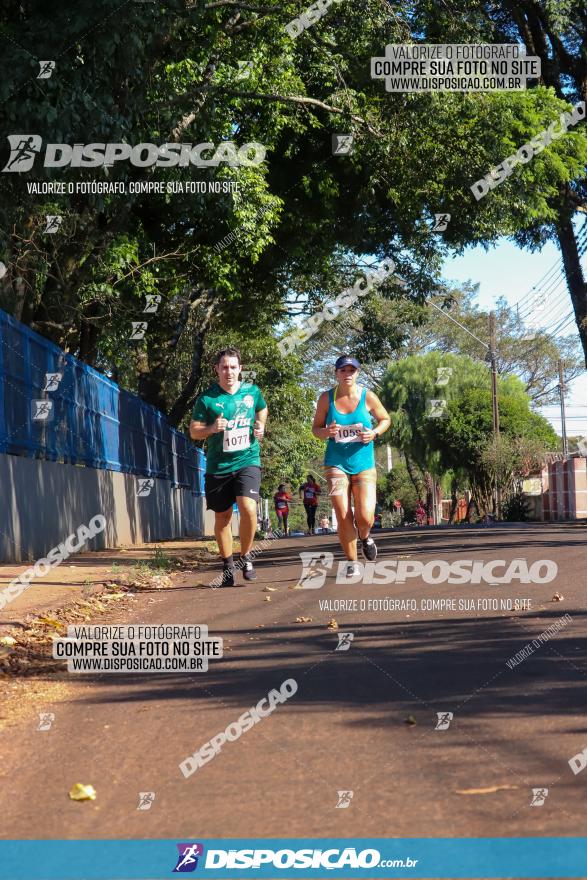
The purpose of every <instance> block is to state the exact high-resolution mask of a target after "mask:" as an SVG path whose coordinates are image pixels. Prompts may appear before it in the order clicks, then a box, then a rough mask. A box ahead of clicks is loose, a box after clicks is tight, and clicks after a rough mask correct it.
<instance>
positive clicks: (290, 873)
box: [0, 837, 587, 880]
mask: <svg viewBox="0 0 587 880" xmlns="http://www.w3.org/2000/svg"><path fill="white" fill-rule="evenodd" d="M0 865H1V866H2V867H1V869H0V875H1V876H2V878H3V880H31V878H33V877H34V878H35V880H169V878H173V877H177V876H178V875H179V874H192V875H193V877H194V880H195V878H197V877H205V878H212V877H216V878H219V880H225V878H231V880H235V878H239V877H263V878H271V880H281V878H284V880H288V878H291V877H297V878H300V880H304V878H313V877H316V878H321V877H331V878H338V877H361V878H363V880H373V878H379V877H381V878H393V877H413V878H460V877H463V878H468V880H473V878H485V877H501V878H522V877H531V878H541V877H580V878H585V877H587V838H586V837H524V838H492V837H482V838H459V839H447V838H441V839H430V838H397V839H396V838H350V839H341V838H325V839H300V840H294V839H291V838H262V839H254V840H251V839H246V838H245V839H226V838H224V839H207V840H203V839H201V838H200V839H193V840H190V839H189V838H178V839H177V840H4V841H0Z"/></svg>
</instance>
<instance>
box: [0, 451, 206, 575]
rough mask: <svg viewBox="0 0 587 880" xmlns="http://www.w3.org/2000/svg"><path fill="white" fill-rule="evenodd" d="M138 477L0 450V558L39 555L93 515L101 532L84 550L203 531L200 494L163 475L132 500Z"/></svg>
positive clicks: (11, 559)
mask: <svg viewBox="0 0 587 880" xmlns="http://www.w3.org/2000/svg"><path fill="white" fill-rule="evenodd" d="M144 479H145V478H144V477H135V476H132V475H131V474H121V473H117V472H115V471H107V470H99V469H97V468H87V467H78V466H77V465H71V464H59V463H58V462H51V461H41V460H38V459H32V458H22V457H21V456H18V455H5V454H3V453H0V499H1V503H0V562H27V561H29V560H33V561H34V560H36V559H38V558H40V557H43V556H44V555H45V554H46V552H47V551H48V550H50V549H51V548H52V547H55V546H57V545H58V544H59V543H60V541H63V540H64V539H65V538H66V537H67V536H68V535H69V534H71V533H72V532H75V531H76V529H77V528H78V527H79V526H80V525H87V524H88V522H89V521H90V519H91V518H92V517H93V516H95V515H96V514H102V515H103V516H104V517H105V518H106V520H107V526H106V529H105V530H104V532H102V533H101V534H99V535H97V536H96V537H95V538H94V539H92V540H91V541H89V542H88V543H87V545H86V546H85V548H84V549H90V550H102V549H105V548H107V547H117V546H119V545H120V544H143V543H145V542H147V541H163V540H166V539H174V538H175V539H177V538H182V537H185V536H190V537H199V536H201V535H203V534H204V499H203V498H201V497H198V496H196V495H194V494H193V493H192V492H191V491H189V490H188V489H173V488H172V487H171V484H170V483H169V481H168V480H155V481H154V485H153V488H152V489H151V491H150V493H149V494H148V495H146V496H140V497H139V496H137V489H138V487H139V481H144Z"/></svg>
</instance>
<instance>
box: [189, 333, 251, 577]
mask: <svg viewBox="0 0 587 880" xmlns="http://www.w3.org/2000/svg"><path fill="white" fill-rule="evenodd" d="M214 369H215V370H216V375H217V376H218V382H217V383H215V384H214V385H212V386H210V388H208V389H207V390H206V391H204V393H203V394H200V396H199V397H198V398H197V400H196V402H195V404H194V408H193V411H192V420H191V422H190V437H191V438H192V440H204V439H206V440H207V441H208V442H207V448H206V505H207V507H208V509H209V510H213V511H214V535H215V536H216V540H217V541H218V549H219V550H220V554H221V556H222V565H223V572H222V585H223V586H225V587H234V572H235V568H236V567H238V568H242V570H243V577H244V579H245V580H247V581H254V580H256V578H257V575H256V573H255V569H254V567H253V563H252V560H251V558H250V556H249V553H250V550H251V547H252V546H253V540H254V537H255V529H256V527H257V501H258V500H259V490H260V488H261V457H260V454H259V453H260V449H259V441H260V440H262V438H263V434H264V432H265V422H266V421H267V404H266V402H265V399H264V397H263V395H262V394H261V391H260V390H259V388H257V386H256V385H249V384H245V383H243V382H240V381H239V376H240V372H241V356H240V352H239V351H238V350H237V349H236V348H224V349H222V351H219V352H218V354H217V355H216V360H215V367H214ZM235 501H236V503H237V505H238V509H239V514H240V544H241V550H240V553H241V559H240V563H239V564H238V566H235V563H234V560H233V555H232V528H231V521H232V506H233V504H234V503H235Z"/></svg>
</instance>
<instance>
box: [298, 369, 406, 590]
mask: <svg viewBox="0 0 587 880" xmlns="http://www.w3.org/2000/svg"><path fill="white" fill-rule="evenodd" d="M334 369H335V373H336V379H337V385H336V388H331V389H330V390H329V391H324V392H323V393H322V394H321V395H320V397H319V399H318V405H317V407H316V415H315V416H314V423H313V425H312V433H313V434H314V436H315V437H318V438H320V439H321V440H327V441H328V443H327V446H326V456H325V458H324V467H325V472H326V479H327V480H328V490H329V491H328V494H329V496H330V497H331V498H332V506H333V507H334V512H335V514H336V519H337V525H338V537H339V540H340V543H341V546H342V549H343V551H344V554H345V556H346V558H347V559H348V561H349V567H348V568H347V576H349V577H351V576H353V575H356V574H358V573H359V570H358V566H357V564H356V561H357V533H358V537H359V539H360V541H361V544H362V550H363V556H364V557H365V559H368V560H370V561H372V560H374V559H375V558H376V557H377V547H376V546H375V542H374V540H373V538H372V537H371V534H370V533H371V528H372V526H373V520H374V517H375V503H376V500H377V499H376V492H375V487H376V482H377V471H376V469H375V448H374V439H375V437H378V436H380V435H381V434H383V432H384V431H387V429H388V428H389V426H390V424H391V420H390V418H389V415H388V414H387V412H386V410H385V407H384V406H383V404H382V403H381V401H380V400H379V398H378V397H377V395H376V394H374V393H373V392H372V391H369V390H368V389H367V388H360V387H359V386H358V385H357V376H358V373H359V369H360V364H359V362H358V361H357V360H356V359H355V358H353V357H349V356H348V355H342V356H341V357H339V358H338V360H337V361H336V364H335V365H334ZM373 421H375V422H376V424H375V425H373ZM351 497H352V501H353V503H354V508H355V510H354V517H353V510H352V507H351Z"/></svg>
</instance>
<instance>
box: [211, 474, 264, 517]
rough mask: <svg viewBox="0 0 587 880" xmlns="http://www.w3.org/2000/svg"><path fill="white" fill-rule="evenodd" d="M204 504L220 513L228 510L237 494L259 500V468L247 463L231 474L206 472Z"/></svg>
mask: <svg viewBox="0 0 587 880" xmlns="http://www.w3.org/2000/svg"><path fill="white" fill-rule="evenodd" d="M205 487H206V506H207V507H208V510H213V511H215V512H216V513H220V512H222V511H224V510H229V509H230V508H231V507H232V505H233V504H234V503H235V501H236V499H237V496H239V495H243V496H244V497H245V498H252V499H253V500H254V501H258V500H259V490H260V488H261V468H260V467H257V466H256V465H248V466H247V467H244V468H241V469H240V471H234V472H233V473H231V474H206V482H205Z"/></svg>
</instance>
